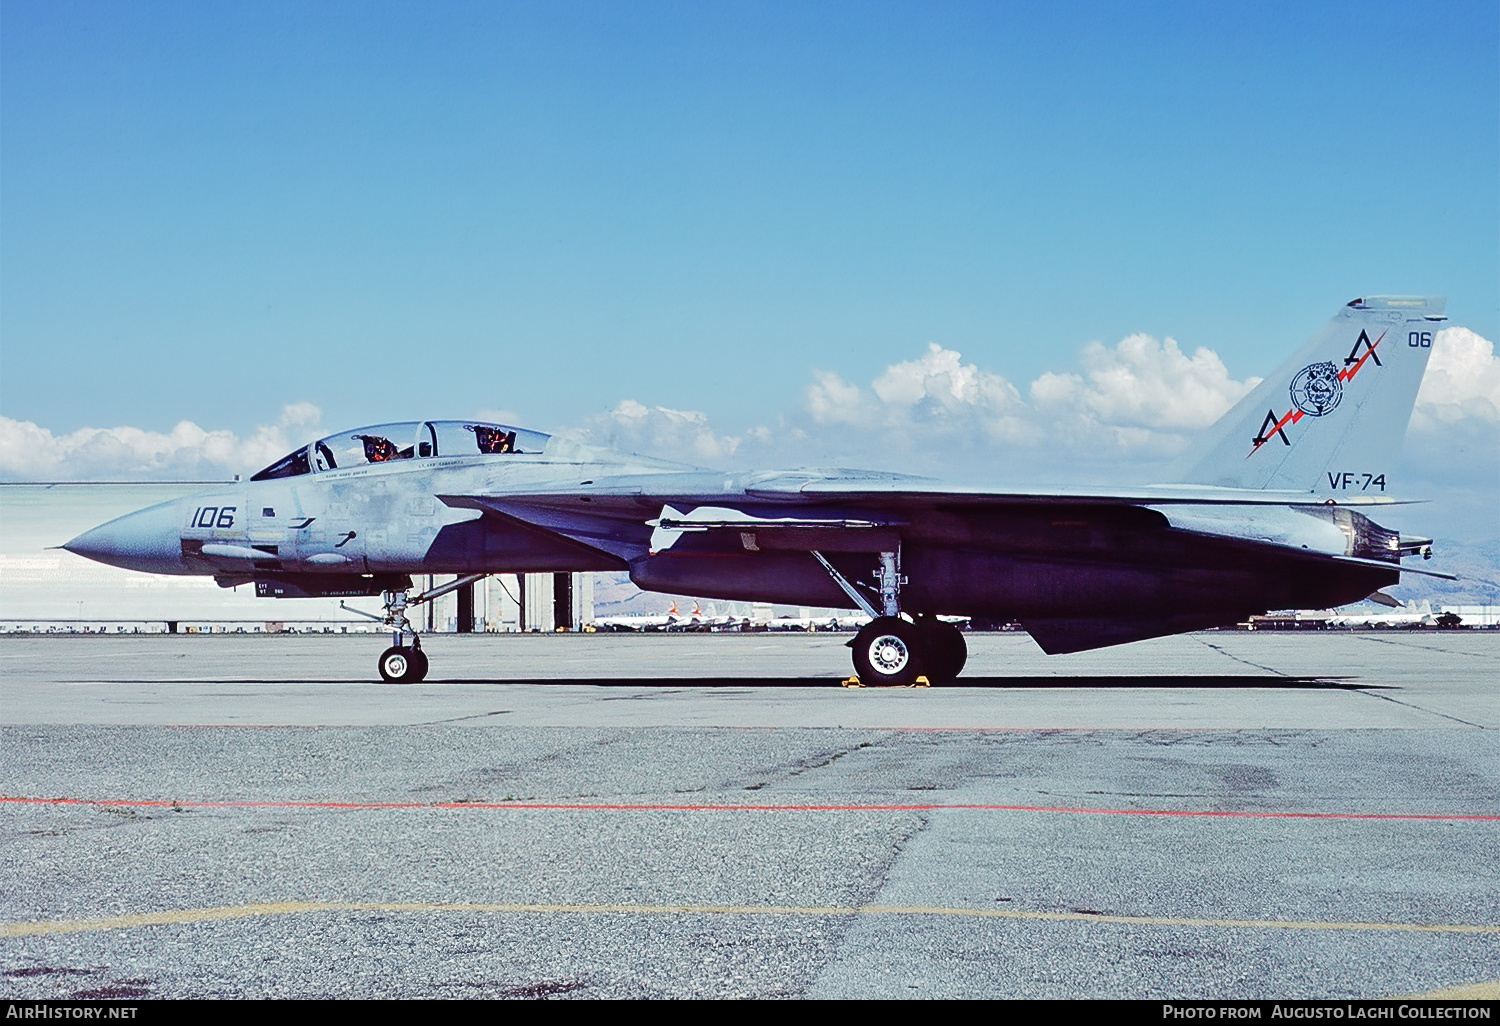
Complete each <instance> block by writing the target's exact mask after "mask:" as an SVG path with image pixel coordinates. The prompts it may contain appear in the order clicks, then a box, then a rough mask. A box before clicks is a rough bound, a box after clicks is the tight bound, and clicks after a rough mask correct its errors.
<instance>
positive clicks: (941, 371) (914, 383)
mask: <svg viewBox="0 0 1500 1026" xmlns="http://www.w3.org/2000/svg"><path fill="white" fill-rule="evenodd" d="M813 376H814V378H815V381H814V383H813V384H812V385H810V386H808V389H807V392H806V397H805V398H806V411H807V413H808V415H810V416H811V417H812V419H813V420H814V421H815V422H816V423H819V424H847V425H851V426H854V427H860V428H866V429H872V428H873V429H880V430H882V431H884V432H886V433H887V434H886V436H885V437H887V438H889V437H890V436H891V435H892V434H899V437H900V439H901V441H902V443H903V445H909V444H910V443H911V442H913V441H920V439H921V438H923V437H931V438H951V437H953V436H960V437H964V438H966V439H972V438H974V437H981V438H988V439H994V440H1003V441H1012V442H1014V441H1021V440H1023V439H1028V440H1029V439H1034V437H1035V430H1034V429H1033V428H1032V427H1031V426H1030V424H1029V421H1028V418H1027V415H1026V414H1027V410H1026V403H1025V402H1024V401H1023V400H1022V399H1021V393H1020V391H1019V390H1018V389H1017V388H1016V386H1014V385H1012V384H1011V383H1010V382H1009V381H1007V380H1006V379H1005V378H1003V377H1001V376H1000V375H998V374H993V373H990V372H989V371H986V370H982V369H980V368H979V367H977V366H976V365H974V364H972V363H964V362H963V355H962V354H961V353H957V352H955V351H954V350H952V349H944V348H943V347H942V346H940V345H938V344H937V343H936V342H929V343H928V345H927V352H925V353H923V354H922V355H921V356H920V357H918V358H917V359H915V360H905V361H903V362H901V363H895V364H891V365H890V366H889V367H887V368H886V369H885V371H884V372H883V373H882V374H881V375H880V376H879V377H877V378H876V379H875V380H874V381H872V382H871V383H870V391H869V392H866V391H865V390H864V389H862V388H860V387H859V386H857V385H851V384H849V383H848V382H847V381H845V380H844V379H843V378H841V377H839V376H838V375H837V374H834V373H832V372H831V371H815V372H814V373H813Z"/></svg>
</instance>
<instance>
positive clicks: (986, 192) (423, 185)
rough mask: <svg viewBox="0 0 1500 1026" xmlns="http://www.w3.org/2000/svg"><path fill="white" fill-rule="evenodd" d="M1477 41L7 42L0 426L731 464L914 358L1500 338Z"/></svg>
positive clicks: (475, 33)
mask: <svg viewBox="0 0 1500 1026" xmlns="http://www.w3.org/2000/svg"><path fill="white" fill-rule="evenodd" d="M1497 40H1500V30H1497V8H1496V5H1495V4H1494V3H1492V2H1479V3H1447V4H1445V3H1430V4H1421V5H1416V4H1379V3H1369V2H1362V3H1350V4H1337V3H1310V4H1309V3H1302V2H1299V3H1288V4H1275V3H1257V4H1235V5H1216V4H1203V3H1187V4H1150V3H1132V4H1102V3H1100V4H1067V3H1047V4H1042V3H1035V4H1001V3H980V4H965V3H942V4H915V3H914V4H904V3H859V4H832V3H787V4H776V3H676V4H672V3H668V4H649V3H637V2H631V3H579V4H570V3H563V2H556V0H549V2H545V3H536V4H502V3H490V2H486V3H474V4H467V3H402V4H381V3H370V2H361V3H352V4H340V3H317V4H307V3H294V4H278V3H253V4H252V3H202V2H195V3H180V4H179V3H149V2H137V3H129V4H120V3H82V4H78V3H66V2H57V0H47V2H45V3H36V2H27V0H5V2H4V3H3V4H0V186H3V188H0V229H3V230H0V414H3V415H4V416H6V417H8V418H12V419H15V420H20V421H31V422H34V423H36V424H38V425H40V426H42V427H43V428H45V429H47V430H49V431H53V432H58V433H64V432H72V431H76V430H77V429H79V428H82V427H86V426H89V427H108V426H114V425H131V426H134V427H138V428H141V429H143V430H147V431H168V430H170V429H171V428H172V426H173V425H174V424H177V423H178V422H179V421H181V420H190V421H192V422H194V423H196V424H199V425H202V426H203V427H204V428H206V429H210V430H216V429H222V430H228V431H234V432H240V433H248V432H250V431H252V430H253V429H254V428H255V426H256V425H261V424H266V423H269V422H272V421H274V420H275V418H276V417H277V416H278V414H279V411H280V410H281V409H282V407H283V406H284V405H285V404H287V403H296V402H308V403H312V404H314V405H316V406H317V407H318V408H319V409H320V410H321V411H322V416H323V420H322V424H323V426H324V427H325V428H327V429H329V430H332V429H334V428H336V427H339V426H343V425H346V424H352V423H367V422H375V421H382V420H390V419H395V418H398V417H407V416H411V417H418V416H444V415H451V416H470V415H474V414H476V413H478V412H479V411H481V410H505V411H511V412H514V413H515V414H516V415H518V416H519V417H520V418H522V419H523V420H524V422H526V423H530V424H533V425H535V426H537V427H540V428H543V429H557V428H559V427H566V426H568V425H577V424H582V423H585V422H587V421H588V420H589V418H591V417H598V416H599V415H600V414H601V413H603V412H604V411H607V410H609V409H612V408H614V407H615V406H616V404H618V403H619V402H620V401H622V400H626V399H629V400H634V401H637V402H639V403H643V404H645V405H646V406H648V407H655V406H663V407H668V408H671V409H675V410H693V411H706V414H707V415H708V416H709V417H710V418H711V419H712V421H713V422H714V423H715V424H716V425H720V426H721V427H722V430H724V431H726V432H730V433H734V432H739V431H743V430H745V429H748V428H750V427H753V426H755V425H757V424H760V423H764V422H768V421H771V420H774V419H775V417H776V416H777V415H779V414H778V411H784V410H787V409H790V408H794V407H796V406H797V405H798V403H799V402H800V401H801V398H800V397H801V396H802V394H803V392H804V391H805V390H806V388H807V387H808V386H809V384H811V382H812V380H813V378H812V376H811V375H812V373H813V372H814V371H826V372H834V373H837V374H840V375H842V376H843V377H845V378H847V379H850V380H852V381H857V382H868V381H870V380H872V379H874V378H875V377H876V376H878V375H879V374H880V373H881V372H882V371H883V370H884V369H885V368H887V367H889V366H891V365H893V364H898V363H900V362H901V361H909V360H913V359H916V358H918V357H919V356H920V355H921V354H922V352H923V351H924V349H925V347H926V345H927V343H929V342H936V343H938V344H940V345H941V346H943V347H945V348H947V349H950V350H956V351H959V352H962V353H963V354H964V358H965V360H969V361H974V362H975V363H978V364H980V365H983V366H985V367H987V368H989V369H991V370H993V371H994V372H996V373H999V374H1003V375H1005V376H1006V377H1007V378H1008V379H1010V380H1012V381H1015V382H1018V383H1020V384H1021V387H1022V388H1023V389H1024V384H1025V382H1027V381H1031V380H1033V379H1034V378H1036V377H1037V376H1038V375H1040V374H1042V373H1044V372H1047V371H1066V370H1069V369H1070V368H1072V367H1073V365H1074V362H1075V360H1076V358H1077V355H1078V353H1079V352H1080V350H1081V349H1082V348H1083V347H1084V346H1085V344H1087V343H1088V342H1090V341H1101V342H1103V343H1105V344H1106V345H1112V344H1114V343H1116V342H1118V341H1119V340H1120V339H1122V338H1124V337H1125V336H1127V335H1129V334H1131V333H1134V332H1146V333H1149V334H1151V335H1153V336H1155V337H1157V338H1161V337H1164V336H1171V337H1173V338H1176V339H1177V340H1178V341H1179V343H1180V344H1181V345H1182V347H1183V349H1184V350H1187V351H1191V350H1193V349H1195V348H1196V347H1198V346H1206V347H1209V348H1210V349H1212V350H1214V352H1216V353H1217V354H1218V355H1219V356H1220V357H1221V358H1222V359H1223V361H1224V362H1225V364H1226V365H1227V367H1228V369H1229V372H1230V374H1231V376H1232V377H1234V378H1236V379H1244V378H1247V377H1249V376H1252V375H1256V374H1264V373H1266V372H1267V371H1268V370H1269V369H1271V368H1272V367H1274V366H1275V365H1277V364H1278V363H1279V362H1280V361H1281V359H1282V358H1283V357H1284V355H1285V354H1286V353H1287V352H1288V351H1289V350H1290V349H1291V348H1292V347H1293V346H1294V345H1296V344H1297V343H1298V342H1300V341H1301V340H1302V339H1303V338H1305V337H1306V336H1307V335H1309V334H1311V332H1312V331H1313V330H1315V329H1316V328H1317V326H1318V325H1320V324H1321V323H1322V322H1323V321H1324V320H1325V319H1326V318H1327V317H1328V316H1329V315H1330V314H1331V313H1332V311H1333V310H1334V309H1335V308H1336V307H1337V306H1338V305H1339V304H1341V303H1343V302H1344V301H1346V300H1348V299H1351V298H1353V297H1354V296H1356V295H1359V294H1362V293H1365V292H1371V293H1379V292H1386V293H1390V292H1397V293H1429V292H1430V293H1441V294H1446V295H1448V296H1449V297H1450V307H1449V310H1450V314H1451V315H1452V317H1453V321H1452V323H1454V324H1457V325H1463V326H1466V327H1468V328H1470V329H1472V330H1473V331H1475V332H1477V333H1478V334H1479V335H1481V336H1483V337H1485V338H1487V339H1495V338H1496V337H1497V336H1500V230H1497V227H1500V202H1497V194H1500V187H1497V181H1500V86H1497V81H1500V67H1497V52H1500V46H1497Z"/></svg>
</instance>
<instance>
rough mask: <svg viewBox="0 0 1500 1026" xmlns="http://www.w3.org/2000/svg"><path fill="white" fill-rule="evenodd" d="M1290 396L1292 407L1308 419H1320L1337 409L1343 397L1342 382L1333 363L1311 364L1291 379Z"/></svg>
mask: <svg viewBox="0 0 1500 1026" xmlns="http://www.w3.org/2000/svg"><path fill="white" fill-rule="evenodd" d="M1291 394H1292V405H1293V406H1295V407H1297V409H1299V410H1301V411H1302V412H1303V413H1305V414H1307V415H1308V416H1309V417H1321V416H1323V415H1324V414H1328V413H1332V412H1333V411H1334V410H1335V409H1337V408H1338V405H1339V400H1340V399H1342V398H1343V397H1344V382H1343V381H1342V380H1340V378H1339V369H1338V367H1337V366H1336V365H1335V364H1334V363H1333V362H1331V361H1329V362H1325V363H1313V364H1309V365H1308V366H1306V367H1303V368H1302V370H1300V371H1298V373H1297V376H1296V377H1295V378H1293V379H1292V387H1291Z"/></svg>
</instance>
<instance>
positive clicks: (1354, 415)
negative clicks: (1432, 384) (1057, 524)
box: [1171, 296, 1446, 498]
mask: <svg viewBox="0 0 1500 1026" xmlns="http://www.w3.org/2000/svg"><path fill="white" fill-rule="evenodd" d="M1445 302H1446V301H1445V300H1444V299H1442V298H1441V297H1406V296H1371V297H1369V298H1366V299H1356V300H1354V302H1352V303H1350V304H1349V305H1348V306H1346V307H1344V308H1343V309H1342V310H1340V311H1339V312H1338V314H1337V315H1335V317H1334V318H1333V321H1332V322H1331V323H1329V325H1328V326H1327V327H1325V328H1324V329H1323V330H1322V331H1320V332H1319V333H1318V334H1317V335H1315V336H1314V337H1313V339H1312V341H1310V342H1308V343H1307V344H1306V345H1305V346H1303V347H1302V348H1301V349H1300V350H1298V351H1297V353H1296V355H1295V356H1293V357H1292V358H1291V359H1290V360H1288V361H1287V362H1286V363H1284V364H1282V365H1281V367H1280V368H1278V369H1277V371H1276V373H1275V374H1272V375H1271V376H1270V377H1268V378H1266V379H1265V380H1264V381H1262V382H1261V383H1260V384H1259V385H1257V386H1256V387H1255V388H1254V389H1253V390H1251V392H1250V394H1249V395H1247V396H1246V397H1245V398H1244V399H1241V400H1240V401H1239V403H1238V404H1236V405H1235V407H1234V408H1233V409H1232V410H1230V411H1229V412H1228V413H1226V414H1225V415H1224V416H1223V417H1221V418H1220V419H1219V421H1218V422H1217V423H1216V424H1214V426H1213V427H1212V428H1210V429H1209V431H1208V433H1207V435H1206V436H1205V437H1204V438H1203V439H1202V441H1200V443H1199V444H1198V445H1196V446H1194V447H1193V448H1192V449H1189V450H1188V452H1187V453H1185V454H1184V455H1183V456H1182V457H1181V458H1180V459H1179V460H1178V462H1177V464H1176V465H1175V466H1174V468H1173V476H1172V477H1171V480H1173V481H1179V482H1182V483H1187V484H1208V485H1221V486H1225V487H1230V488H1266V489H1285V490H1289V491H1306V492H1312V493H1314V494H1316V495H1319V496H1326V497H1328V498H1339V497H1340V496H1349V495H1360V494H1362V495H1382V494H1386V495H1389V494H1390V493H1391V489H1392V484H1393V482H1392V476H1391V472H1392V471H1393V470H1394V469H1395V463H1396V458H1397V457H1398V456H1399V455H1400V454H1401V442H1402V439H1403V438H1404V437H1405V436H1406V425H1407V422H1408V421H1410V420H1411V411H1412V407H1413V406H1414V405H1415V404H1416V401H1417V389H1418V387H1419V386H1420V385H1421V384H1422V374H1423V372H1424V371H1426V369H1427V358H1428V356H1429V355H1431V353H1432V337H1433V335H1434V334H1435V333H1436V332H1437V330H1438V328H1439V326H1440V325H1441V323H1442V321H1444V320H1445V319H1446V318H1444V317H1443V306H1444V304H1445Z"/></svg>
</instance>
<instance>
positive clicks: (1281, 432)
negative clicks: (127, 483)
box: [64, 297, 1444, 684]
mask: <svg viewBox="0 0 1500 1026" xmlns="http://www.w3.org/2000/svg"><path fill="white" fill-rule="evenodd" d="M1442 310H1443V300H1441V299H1433V298H1401V297H1372V298H1368V299H1357V300H1354V301H1353V302H1351V303H1349V304H1348V305H1347V306H1345V307H1344V308H1342V309H1341V310H1340V311H1339V312H1338V314H1337V315H1336V316H1335V317H1334V319H1333V321H1332V323H1330V324H1329V325H1328V326H1327V327H1326V328H1325V329H1323V330H1322V331H1321V332H1319V333H1318V334H1317V335H1316V336H1315V337H1314V338H1313V339H1312V340H1311V341H1310V342H1308V343H1307V345H1305V346H1304V347H1303V348H1302V349H1301V350H1299V351H1298V352H1297V353H1296V355H1294V356H1293V357H1292V358H1291V359H1290V360H1289V361H1287V362H1286V363H1285V364H1284V365H1283V366H1282V367H1281V368H1280V369H1279V370H1278V371H1277V372H1276V373H1274V374H1272V375H1271V376H1269V377H1267V378H1266V379H1265V380H1264V381H1263V382H1261V384H1260V385H1259V386H1258V387H1256V388H1255V389H1254V390H1253V391H1251V393H1250V394H1249V395H1248V396H1246V397H1245V399H1243V400H1242V401H1241V402H1240V403H1239V404H1238V405H1236V406H1235V407H1234V409H1232V410H1230V411H1229V413H1227V414H1226V415H1225V416H1224V417H1223V418H1222V419H1221V420H1220V421H1219V422H1218V424H1216V425H1215V426H1214V427H1213V428H1212V429H1211V430H1210V431H1209V432H1208V433H1207V435H1206V436H1205V438H1204V439H1203V440H1202V443H1201V444H1200V445H1199V446H1198V447H1197V448H1195V449H1194V450H1192V451H1191V452H1189V453H1188V454H1187V455H1186V456H1185V457H1184V458H1183V460H1182V461H1181V462H1180V464H1179V467H1178V471H1177V472H1176V473H1175V474H1174V475H1173V476H1172V477H1171V479H1170V482H1169V483H1166V484H1157V485H1145V486H1142V487H1139V488H1132V489H1127V490H1124V491H1110V490H1105V489H1088V488H1044V489H1016V488H973V487H953V486H948V485H944V484H941V483H938V482H935V481H931V480H928V479H924V478H918V477H909V476H903V475H897V474H886V473H879V472H867V471H848V470H792V471H767V472H755V473H724V472H719V471H711V470H703V469H700V468H696V467H689V466H684V465H681V464H677V463H668V462H665V461H662V460H655V459H649V458H646V457H641V456H634V455H627V454H623V453H619V452H615V451H611V450H606V449H599V448H593V447H589V446H584V445H579V444H577V443H574V442H570V441H567V440H565V439H561V438H555V437H549V436H548V435H545V434H541V433H538V432H534V431H528V430H526V429H524V428H518V427H510V426H504V425H498V424H484V423H476V422H472V421H456V420H455V421H426V422H422V423H401V424H383V425H378V426H375V427H366V428H360V429H358V430H356V431H349V432H342V433H339V434H335V435H329V436H328V437H326V438H322V439H319V440H317V441H315V442H312V443H311V444H309V445H306V446H303V447H301V448H298V449H297V450H295V451H293V452H291V453H288V454H287V455H286V456H285V457H284V458H282V459H280V460H277V461H276V462H275V463H273V464H272V465H271V466H269V467H266V468H265V469H264V470H262V471H260V472H259V473H258V474H256V475H254V477H252V478H251V479H250V480H249V481H247V482H243V483H236V484H234V485H225V486H222V487H219V488H216V489H213V490H210V491H207V492H204V493H202V494H200V495H197V496H194V497H191V498H187V499H182V500H179V501H176V502H169V503H164V504H162V505H159V506H153V507H151V508H149V509H145V510H141V511H140V512H137V513H132V514H130V515H128V516H125V517H122V518H120V519H118V520H114V521H111V522H110V523H108V524H105V525H103V526H101V527H97V528H95V529H94V530H92V531H89V532H87V533H85V534H83V535H80V536H79V537H77V538H74V539H73V540H72V541H70V542H68V543H67V544H66V545H65V546H64V547H65V548H67V549H69V550H71V551H73V552H75V553H78V554H80V555H84V556H88V557H89V558H91V559H96V560H99V561H101V562H105V563H110V564H113V565H116V566H123V567H129V568H132V569H137V570H144V571H148V572H152V573H168V574H202V575H211V576H213V577H214V578H215V579H216V580H217V581H218V582H219V583H220V584H221V585H224V586H226V587H228V586H232V585H239V584H253V585H254V587H255V589H256V594H257V595H261V596H264V597H268V598H296V597H301V596H357V595H367V596H374V595H380V596H382V600H383V602H384V605H385V610H386V615H385V620H386V623H387V624H388V625H389V627H390V629H391V633H392V645H391V647H390V648H388V649H387V650H386V651H385V652H384V653H383V654H382V655H381V657H380V660H379V669H380V673H381V675H382V676H383V677H384V678H385V679H387V680H403V681H414V680H420V679H422V677H423V676H424V675H425V673H426V671H427V665H428V663H427V655H426V653H425V652H424V651H423V650H422V647H421V641H420V639H419V638H418V637H417V635H416V633H415V632H414V631H413V629H412V626H411V624H410V623H409V621H408V620H407V617H406V611H407V609H408V608H410V607H411V606H412V605H415V604H417V603H420V602H423V601H427V600H429V599H431V598H434V597H436V596H438V595H440V594H446V593H447V592H448V591H451V590H454V589H455V588H458V587H461V586H463V585H464V584H465V583H469V582H473V581H476V580H478V579H480V578H482V577H484V576H486V575H489V574H495V573H516V572H531V571H553V572H556V571H612V570H614V571H617V570H628V571H629V573H630V576H631V579H632V580H633V581H634V582H635V583H636V584H637V585H638V586H640V587H641V588H644V589H647V590H652V591H662V592H668V593H672V594H679V595H680V594H689V595H702V596H705V597H709V598H720V599H730V600H741V601H744V600H748V601H751V602H773V603H782V604H788V605H797V606H809V607H811V606H821V607H836V608H837V607H842V608H857V609H859V610H860V611H861V612H863V614H864V615H865V616H866V617H868V618H869V622H868V623H866V624H865V625H864V626H863V627H862V628H861V629H860V631H859V633H858V634H857V635H856V637H855V639H854V641H853V650H854V666H855V671H856V673H857V674H858V675H859V677H860V678H861V679H862V680H863V681H865V682H867V683H889V684H904V683H911V682H913V681H915V680H916V679H917V677H918V676H919V675H926V677H927V678H928V679H929V680H931V681H933V682H935V683H936V682H942V681H946V680H950V679H952V678H953V677H954V676H956V675H957V674H958V673H959V671H960V670H961V669H962V668H963V665H964V661H965V659H966V655H967V652H966V647H965V643H964V638H963V634H962V633H961V632H960V631H959V630H958V629H957V628H956V627H954V626H953V625H952V624H951V623H948V622H946V621H945V620H943V619H940V615H948V616H959V617H963V616H973V617H983V618H985V619H992V620H1000V621H1019V622H1020V623H1021V624H1022V626H1024V627H1025V628H1026V630H1027V631H1028V632H1029V633H1030V634H1031V636H1032V637H1033V638H1034V639H1036V641H1037V643H1038V644H1040V645H1041V647H1042V648H1043V649H1044V650H1045V651H1047V652H1049V653H1058V652H1075V651H1079V650H1083V649H1091V648H1099V647H1102V646H1105V645H1116V644H1120V643H1123V642H1129V641H1136V640H1139V639H1142V638H1151V637H1157V636H1160V635H1165V634H1176V633H1180V632H1185V631H1192V630H1198V629H1201V628H1206V627H1215V626H1219V625H1221V624H1226V623H1234V622H1236V621H1241V620H1244V619H1246V618H1247V617H1248V616H1250V615H1251V614H1252V613H1260V612H1264V611H1265V610H1268V609H1286V608H1329V607H1332V606H1339V605H1343V604H1346V603H1349V602H1354V601H1358V600H1359V599H1362V598H1364V597H1365V596H1367V595H1370V594H1371V593H1372V592H1375V591H1377V590H1378V589H1380V588H1382V587H1386V586H1388V585H1392V584H1395V583H1397V582H1398V581H1399V580H1400V574H1401V572H1402V569H1403V568H1402V565H1401V560H1402V559H1403V558H1404V557H1409V556H1412V555H1415V554H1418V553H1421V554H1422V555H1424V556H1425V555H1430V553H1431V549H1430V544H1431V543H1430V541H1429V540H1428V539H1423V538H1403V537H1401V536H1400V535H1399V534H1398V533H1397V532H1395V531H1391V530H1387V529H1386V528H1383V527H1381V526H1380V525H1378V524H1376V523H1375V522H1374V521H1373V520H1371V519H1370V518H1369V516H1367V515H1366V513H1365V512H1362V510H1367V509H1370V508H1371V507H1373V506H1378V505H1379V504H1382V503H1389V502H1391V501H1393V498H1392V496H1393V495H1394V493H1395V491H1396V481H1395V478H1394V473H1393V471H1394V469H1395V461H1396V457H1397V455H1398V453H1399V451H1400V446H1401V440H1402V437H1403V436H1404V434H1405V430H1406V424H1407V421H1408V419H1409V418H1410V415H1411V410H1412V406H1413V404H1414V402H1415V398H1416V394H1417V388H1418V385H1419V384H1420V383H1421V379H1422V374H1423V371H1424V369H1425V367H1426V365H1427V358H1428V355H1429V353H1430V352H1431V346H1432V338H1433V333H1434V332H1435V331H1436V329H1437V326H1438V323H1439V322H1441V321H1442V320H1443V319H1444V318H1443V314H1442ZM1408 572H1411V571H1408ZM1416 572H1419V573H1420V572H1422V571H1416ZM412 574H457V575H460V576H459V577H458V579H457V580H455V581H454V582H452V583H450V584H446V585H444V586H442V587H439V588H434V589H432V590H430V591H428V592H426V593H424V594H420V595H412V594H411V575H412ZM1437 576H1443V575H1437Z"/></svg>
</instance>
